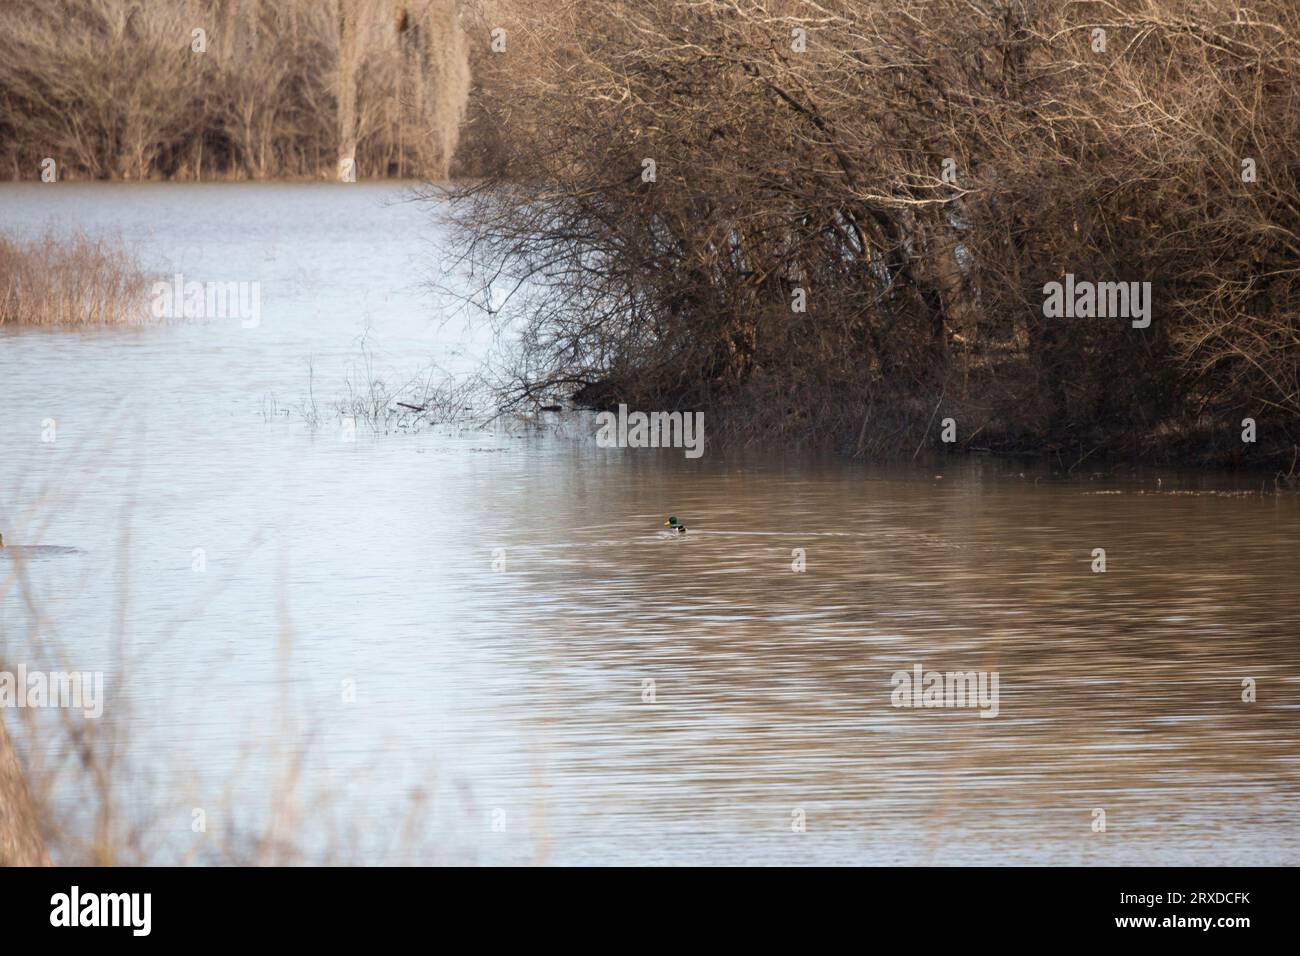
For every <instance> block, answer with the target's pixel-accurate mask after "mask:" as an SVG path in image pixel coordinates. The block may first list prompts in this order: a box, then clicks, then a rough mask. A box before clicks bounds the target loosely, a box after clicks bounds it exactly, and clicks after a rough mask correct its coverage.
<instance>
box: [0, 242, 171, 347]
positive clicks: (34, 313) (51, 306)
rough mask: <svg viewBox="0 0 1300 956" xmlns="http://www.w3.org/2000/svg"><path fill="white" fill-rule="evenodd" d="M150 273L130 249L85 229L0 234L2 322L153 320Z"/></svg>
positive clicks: (74, 323)
mask: <svg viewBox="0 0 1300 956" xmlns="http://www.w3.org/2000/svg"><path fill="white" fill-rule="evenodd" d="M145 290H146V282H145V278H144V276H143V275H142V273H141V272H140V270H139V269H138V268H137V265H136V263H135V261H134V260H133V259H132V257H131V256H130V254H129V253H127V252H126V251H125V250H124V249H122V248H121V247H119V246H116V245H113V244H111V243H109V242H107V241H105V240H102V239H91V238H89V237H87V236H84V235H78V236H74V237H73V238H71V239H68V240H59V239H56V238H54V237H53V236H48V235H47V236H45V237H43V238H40V239H35V240H31V241H26V242H24V241H19V240H15V239H8V238H5V237H3V236H0V326H4V325H23V326H96V325H102V326H109V325H136V324H140V323H143V322H147V321H149V309H148V302H147V300H146V298H145Z"/></svg>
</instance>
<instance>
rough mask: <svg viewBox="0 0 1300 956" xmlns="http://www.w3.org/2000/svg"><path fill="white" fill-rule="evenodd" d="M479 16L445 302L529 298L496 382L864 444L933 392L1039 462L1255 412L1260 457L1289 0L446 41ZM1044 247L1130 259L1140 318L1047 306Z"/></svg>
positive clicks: (587, 10) (1278, 222) (1295, 145)
mask: <svg viewBox="0 0 1300 956" xmlns="http://www.w3.org/2000/svg"><path fill="white" fill-rule="evenodd" d="M494 24H499V25H501V26H504V27H506V28H507V31H508V36H509V46H508V51H507V52H506V53H505V54H503V55H490V54H485V53H482V52H478V53H476V54H475V55H474V58H475V62H476V64H480V68H479V74H478V76H477V77H476V83H477V84H479V85H480V86H481V91H482V92H481V96H480V97H479V98H478V100H477V101H476V103H475V105H474V107H473V115H472V116H471V120H470V127H471V128H472V129H495V130H497V131H498V135H497V136H495V137H494V138H491V140H490V142H489V141H488V138H487V137H478V138H476V139H475V141H474V145H475V148H477V149H479V150H481V151H482V153H483V155H482V156H481V157H479V164H480V165H481V166H482V167H483V168H486V169H489V170H490V171H492V172H493V176H492V177H491V178H490V179H489V180H487V181H484V182H476V183H473V184H470V185H467V186H464V187H463V188H460V189H458V190H455V191H453V193H452V199H453V213H452V215H453V221H454V222H455V223H456V224H457V227H458V229H459V233H458V238H459V245H458V249H459V251H460V253H461V256H462V260H461V261H462V264H463V265H464V266H466V267H467V268H468V269H469V270H470V271H471V272H472V274H473V275H474V276H476V277H477V281H478V283H479V285H478V286H477V288H476V289H475V291H474V292H473V293H472V294H471V295H470V296H468V298H469V299H470V300H471V301H473V302H474V303H475V304H476V305H478V306H479V307H481V308H483V309H485V310H487V311H488V312H490V313H491V314H492V315H493V316H494V317H498V318H497V320H498V321H499V320H500V318H499V317H502V316H510V317H514V318H516V319H518V320H519V321H521V322H522V323H523V330H524V331H523V336H522V340H521V355H520V359H519V363H518V366H517V369H515V372H516V374H515V375H514V377H513V379H512V381H511V382H510V383H509V384H508V386H507V388H506V389H505V393H504V398H505V401H506V402H507V403H510V402H518V401H524V400H528V398H529V397H531V396H534V395H536V394H538V393H540V392H545V391H547V390H550V389H558V388H568V389H570V390H573V389H576V390H577V394H578V396H579V398H580V399H582V400H585V401H586V402H588V403H589V404H593V405H608V404H610V403H612V402H614V401H615V400H620V399H621V400H627V401H630V402H633V403H636V404H640V405H644V406H650V407H657V408H685V407H705V406H707V407H709V408H711V409H713V410H714V411H715V412H719V413H721V415H722V417H724V418H726V419H727V421H728V422H729V428H727V429H726V431H727V432H729V433H730V434H731V435H732V436H733V437H736V438H739V439H741V440H763V441H788V442H810V443H816V444H827V445H836V446H839V447H842V448H847V449H849V450H850V451H855V452H857V453H860V454H865V453H891V452H892V453H895V454H907V455H912V454H914V452H915V451H916V449H918V448H919V447H921V446H923V445H924V444H926V443H935V442H936V439H937V431H938V430H937V429H932V428H931V423H932V422H934V421H935V420H936V418H937V417H942V416H949V415H951V416H954V417H956V418H957V419H958V420H959V422H960V424H961V429H960V433H959V434H960V436H961V442H962V443H964V444H971V443H972V439H973V438H974V437H975V436H979V438H978V444H980V445H988V446H991V447H1004V448H1020V449H1024V448H1037V449H1041V450H1049V451H1050V450H1053V449H1057V450H1058V451H1059V450H1062V449H1064V450H1065V451H1066V455H1067V456H1068V457H1066V458H1063V460H1065V461H1068V460H1071V459H1076V458H1077V456H1082V455H1085V454H1091V453H1092V451H1095V450H1096V449H1097V448H1098V447H1104V448H1106V449H1108V450H1109V451H1111V452H1114V453H1120V452H1130V451H1131V452H1139V451H1147V450H1150V449H1151V447H1153V446H1157V445H1160V444H1161V443H1163V444H1164V445H1166V446H1167V445H1168V444H1169V441H1168V436H1171V435H1172V436H1174V437H1175V438H1176V439H1178V440H1182V439H1186V438H1188V437H1189V436H1191V437H1193V438H1195V440H1198V441H1199V440H1202V439H1204V438H1206V437H1207V435H1208V436H1209V437H1210V438H1211V439H1213V440H1214V441H1219V442H1223V443H1228V444H1231V443H1232V442H1235V444H1236V447H1237V449H1238V450H1240V449H1241V443H1240V442H1239V441H1236V437H1237V429H1236V425H1235V419H1236V418H1239V417H1240V414H1242V413H1252V412H1254V413H1259V414H1261V415H1264V416H1267V417H1268V420H1269V422H1270V434H1271V436H1272V439H1271V443H1268V444H1267V445H1265V444H1261V445H1260V446H1259V447H1260V452H1259V453H1260V454H1264V455H1267V454H1276V453H1280V452H1284V453H1285V454H1286V455H1287V457H1288V458H1289V456H1290V454H1291V450H1292V446H1293V444H1294V443H1295V442H1296V441H1297V440H1300V394H1298V393H1297V379H1296V358H1297V352H1298V351H1300V348H1298V346H1300V339H1298V338H1297V335H1298V333H1297V323H1296V315H1297V311H1298V310H1300V295H1298V291H1300V290H1297V286H1296V276H1297V269H1298V268H1300V267H1298V266H1297V264H1296V263H1297V261H1300V260H1297V257H1296V251H1297V238H1298V236H1300V136H1298V135H1297V134H1300V92H1297V87H1296V84H1295V83H1294V76H1295V72H1296V68H1297V64H1298V63H1300V11H1297V8H1296V7H1295V5H1294V4H1293V3H1291V2H1289V0H1263V2H1261V3H1257V4H1252V5H1251V10H1250V13H1249V14H1245V13H1242V12H1239V7H1238V5H1237V4H1236V3H1230V2H1226V0H1223V2H1218V0H1211V2H1203V3H1190V2H1187V0H1121V2H1096V3H1093V2H1077V3H1065V4H1062V3H1058V2H1055V0H1050V2H1049V0H981V2H974V3H972V2H967V0H925V2H921V3H917V2H915V0H870V2H862V0H828V2H818V3H813V2H804V0H778V2H771V0H762V2H760V0H736V2H721V0H707V2H697V0H666V2H663V3H655V4H644V3H636V2H630V0H567V2H562V3H559V4H552V5H548V6H547V7H546V8H545V9H544V10H543V9H541V8H537V7H534V6H533V5H531V4H528V3H524V2H514V3H512V2H503V3H501V4H498V5H497V7H496V8H495V12H494V13H492V14H491V16H490V17H487V18H485V19H483V20H482V22H481V23H480V24H479V25H478V26H477V27H476V28H474V29H473V30H472V31H471V35H472V36H474V37H475V38H476V42H480V43H482V44H486V43H488V35H489V34H488V28H489V27H490V26H491V25H494ZM799 30H802V31H805V34H804V36H805V38H806V45H805V46H804V48H803V49H802V50H796V49H795V45H796V44H795V41H796V35H795V31H799ZM1097 30H1103V31H1105V49H1104V51H1101V50H1096V49H1094V45H1095V43H1096V38H1097V37H1098V36H1099V35H1098V34H1096V33H1095V32H1094V31H1097ZM1250 156H1253V157H1256V159H1257V161H1258V163H1259V168H1260V178H1259V181H1258V182H1256V183H1245V182H1242V181H1241V178H1240V176H1239V172H1240V169H1241V159H1242V158H1243V157H1250ZM646 160H653V161H654V180H653V181H647V177H646V176H645V172H646V167H645V165H643V164H644V162H645V161H646ZM1067 272H1072V273H1075V274H1076V275H1079V276H1080V277H1090V278H1093V279H1095V280H1101V281H1137V280H1142V281H1151V282H1152V283H1153V284H1154V286H1155V293H1156V304H1155V315H1156V318H1155V321H1154V323H1153V325H1152V327H1151V328H1150V329H1146V330H1140V329H1133V328H1130V326H1129V324H1128V323H1127V322H1126V321H1123V320H1055V321H1051V320H1046V319H1045V318H1044V316H1043V312H1042V303H1043V286H1044V284H1045V283H1047V282H1050V281H1054V280H1059V279H1061V277H1062V276H1063V275H1064V274H1065V273H1067ZM800 293H802V294H803V295H804V296H806V302H807V309H806V311H805V312H799V311H796V310H795V309H794V308H793V305H794V301H795V298H796V296H797V295H798V294H800ZM714 421H715V422H718V419H717V418H716V417H715V419H714ZM718 425H719V429H712V428H711V435H714V436H717V435H720V434H721V433H722V432H721V425H722V423H721V422H718ZM1230 425H1231V426H1232V427H1231V428H1229V426H1230ZM1162 430H1163V431H1162ZM1202 433H1204V434H1202ZM1162 435H1163V436H1164V437H1161V436H1162ZM1225 436H1230V438H1228V437H1225ZM1079 460H1081V459H1079Z"/></svg>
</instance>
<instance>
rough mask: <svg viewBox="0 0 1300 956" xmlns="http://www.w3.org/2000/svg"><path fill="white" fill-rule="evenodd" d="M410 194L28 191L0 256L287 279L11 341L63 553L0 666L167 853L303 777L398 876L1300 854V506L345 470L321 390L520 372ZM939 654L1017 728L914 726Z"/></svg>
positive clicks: (608, 459) (305, 835)
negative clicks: (226, 307)
mask: <svg viewBox="0 0 1300 956" xmlns="http://www.w3.org/2000/svg"><path fill="white" fill-rule="evenodd" d="M400 197H401V190H400V189H399V188H396V187H392V186H367V185H359V186H353V187H346V188H345V187H341V186H334V185H323V184H322V185H220V186H179V185H147V186H104V185H95V186H79V185H73V184H59V185H57V186H53V187H50V186H6V187H3V188H0V223H3V226H4V228H6V229H8V230H11V231H19V232H25V233H39V232H41V231H43V230H44V229H46V228H53V229H55V230H57V231H67V230H71V229H74V228H80V229H85V230H87V231H90V232H92V233H102V234H108V235H114V236H120V237H122V238H123V240H125V241H126V242H127V243H128V244H130V245H132V246H133V248H135V249H136V251H137V253H138V254H139V255H140V257H141V258H142V260H143V261H144V262H145V263H146V264H147V266H148V267H149V268H150V269H152V270H156V271H157V272H158V273H159V275H160V277H161V276H164V275H171V274H173V273H174V272H177V271H179V272H182V273H184V274H185V275H186V277H187V278H191V277H192V278H196V279H200V280H203V279H221V280H231V279H233V280H245V281H257V282H260V283H261V288H262V302H263V306H262V318H261V323H260V324H259V325H258V326H257V327H256V328H252V329H245V328H242V327H241V326H240V324H239V323H238V322H237V321H218V320H209V321H202V322H185V323H168V324H164V325H161V326H156V327H150V328H146V329H140V330H128V331H107V332H96V333H89V334H88V333H59V332H48V331H41V332H35V333H34V332H15V331H4V332H0V382H3V386H2V388H0V410H2V414H0V420H2V421H3V428H0V532H2V533H3V534H4V535H5V540H6V542H8V543H10V544H21V545H25V546H32V545H41V546H55V547H62V548H70V549H77V550H76V551H72V552H68V553H54V552H46V553H32V554H30V555H27V556H25V557H24V556H21V555H19V554H18V553H17V552H11V553H10V554H9V555H8V556H4V557H0V627H2V628H3V645H2V646H3V649H4V652H5V655H6V660H8V661H10V662H12V661H15V660H21V661H23V662H25V663H27V664H28V666H30V667H53V666H55V665H56V664H58V663H62V664H64V665H65V666H71V667H76V668H78V669H82V670H96V669H102V670H103V671H105V674H106V677H105V682H106V688H107V691H106V693H107V701H106V709H105V717H104V718H103V719H104V720H109V719H117V720H119V721H120V722H121V724H122V725H123V726H128V727H129V728H130V730H129V735H128V737H129V747H128V751H129V764H130V766H131V768H132V773H133V774H134V775H135V779H136V781H138V786H136V787H133V790H138V791H139V796H138V800H139V809H140V812H141V814H144V813H145V809H144V808H145V807H146V806H147V807H148V810H149V814H148V816H149V821H148V824H147V829H148V830H149V831H150V833H151V834H152V835H153V837H154V838H155V839H156V840H157V841H158V842H159V843H160V845H165V846H182V847H183V846H189V845H190V844H191V843H192V842H193V840H192V837H193V834H192V833H191V827H190V823H191V811H192V808H195V807H204V808H213V810H212V813H213V815H215V816H220V815H225V816H227V817H231V818H236V817H237V818H240V820H241V821H244V820H246V821H247V822H246V823H244V824H243V825H246V826H250V827H251V826H254V825H255V824H257V823H259V822H263V821H264V820H265V819H266V818H269V816H270V809H269V808H270V807H272V806H274V805H276V797H277V795H279V794H282V793H283V792H285V791H286V790H288V789H289V786H290V783H292V785H293V789H294V792H295V793H298V794H299V795H300V797H299V799H298V800H297V817H296V820H295V826H296V828H297V830H296V832H298V833H299V834H300V839H301V840H303V841H304V842H305V843H307V844H308V845H309V846H310V847H313V848H319V847H322V846H326V845H330V846H334V845H335V844H337V845H339V846H342V847H347V846H353V847H356V848H358V852H359V853H360V854H361V855H362V856H364V857H366V858H371V859H374V858H378V857H379V856H383V857H384V858H389V859H404V858H405V859H410V858H416V859H425V860H427V859H432V858H436V859H445V860H465V861H483V862H486V861H497V862H550V863H882V864H894V863H897V864H908V863H951V864H958V865H961V864H969V863H1019V862H1035V863H1132V864H1137V863H1159V864H1171V863H1207V864H1221V863H1247V864H1249V863H1291V864H1294V863H1297V862H1300V826H1297V824H1300V809H1297V806H1298V804H1297V801H1296V796H1297V790H1298V789H1300V786H1298V785H1300V772H1298V770H1300V768H1298V767H1297V754H1298V752H1300V748H1298V745H1297V736H1298V732H1300V668H1298V667H1297V663H1296V658H1297V642H1298V640H1300V588H1298V587H1297V563H1298V562H1297V559H1300V535H1298V532H1300V506H1298V505H1297V501H1296V499H1295V498H1294V497H1286V496H1282V497H1278V496H1275V495H1273V494H1272V493H1271V485H1269V486H1268V488H1267V489H1266V490H1268V491H1269V492H1270V493H1268V494H1260V480H1259V478H1258V477H1254V478H1247V477H1233V476H1197V475H1188V474H1179V473H1177V472H1173V471H1163V472H1151V473H1143V474H1139V475H1132V474H1128V473H1124V474H1123V476H1121V477H1114V476H1102V475H1090V474H1076V475H1074V476H1072V477H1070V478H1064V479H1063V478H1057V477H1053V476H1052V475H1050V474H1049V473H1048V472H1046V471H1034V470H1026V469H1025V466H1023V465H1018V464H1011V463H1007V462H1003V461H993V460H957V461H949V462H947V463H944V464H940V465H933V464H931V465H927V466H924V467H919V466H918V467H915V468H888V469H886V468H877V467H868V466H864V465H862V464H860V463H850V462H843V461H839V460H835V459H829V458H811V457H801V456H795V455H788V454H784V453H783V452H781V451H780V450H773V451H772V452H771V453H769V454H759V453H753V452H752V453H748V454H745V455H731V456H722V455H716V454H712V453H710V454H706V455H705V456H704V457H703V458H701V459H699V460H688V459H686V458H685V457H684V456H683V455H682V453H681V452H680V451H672V450H658V449H655V450H650V449H646V450H621V451H620V450H617V449H613V450H607V449H600V448H597V447H595V443H594V441H592V440H591V437H590V429H589V427H588V426H587V425H585V424H584V423H583V422H582V421H580V420H576V419H572V418H565V419H562V420H561V424H560V425H559V427H557V428H555V429H551V430H547V431H543V432H534V431H529V430H526V429H523V428H504V427H496V428H492V429H488V430H479V429H476V428H459V429H449V428H442V429H431V430H425V431H422V432H420V433H418V434H404V433H403V434H390V435H374V434H370V433H369V432H368V431H367V430H366V429H365V428H361V429H360V430H359V431H358V434H357V438H356V441H354V442H345V441H342V440H341V437H340V432H339V427H338V422H337V421H336V420H334V419H332V418H330V416H329V414H328V413H325V414H323V415H322V422H321V424H320V426H319V427H318V428H315V429H313V428H311V427H309V426H308V425H307V424H306V423H304V421H303V420H302V416H301V414H300V405H301V403H303V401H304V399H305V397H306V396H307V395H308V386H309V368H310V370H311V371H310V375H311V378H310V381H311V389H312V392H313V393H314V394H315V397H316V398H317V400H318V401H319V404H320V406H321V407H322V410H324V409H326V408H327V406H328V405H329V402H330V401H331V400H332V399H334V398H335V397H337V396H338V395H340V394H341V393H342V392H343V391H344V390H346V388H347V386H348V383H349V381H352V382H354V383H355V382H356V381H359V380H361V373H362V372H367V373H373V374H375V375H382V376H387V377H388V378H389V379H390V380H392V381H399V380H405V379H406V378H408V377H410V376H412V375H415V374H418V373H419V372H420V371H421V370H423V369H428V368H431V367H436V368H437V369H439V370H440V373H439V374H443V373H447V374H457V373H460V372H464V371H467V370H469V369H471V368H472V367H473V364H474V362H475V361H477V359H478V357H480V356H481V355H483V354H485V352H486V350H487V349H488V348H489V347H490V344H491V343H490V339H489V338H488V337H487V336H485V335H483V334H481V333H479V332H477V331H475V330H473V329H472V328H467V327H466V325H465V324H464V323H463V322H462V321H461V318H460V316H459V314H457V313H455V312H454V311H452V310H451V309H450V307H449V306H448V304H447V303H446V302H444V301H443V300H441V299H439V298H437V297H436V296H435V295H433V294H432V293H431V292H429V291H428V290H427V289H426V287H425V285H424V281H425V280H426V279H427V278H428V277H429V274H430V273H431V272H435V273H436V271H437V270H438V267H439V261H438V253H437V250H438V248H439V246H438V239H439V234H438V227H437V226H435V225H433V224H431V222H430V219H429V215H428V212H429V211H428V209H427V208H421V207H418V206H416V205H412V204H407V203H400V202H393V201H392V200H394V199H399V198H400ZM50 419H52V420H54V422H55V423H56V426H55V440H54V441H42V438H43V433H45V432H46V431H48V428H47V422H48V420H50ZM1157 479H1159V481H1158V482H1157ZM667 514H677V515H680V516H682V518H683V519H684V520H685V521H686V523H687V524H688V525H689V526H690V532H689V533H688V534H687V535H685V536H681V537H669V536H667V535H665V534H664V533H662V531H661V529H660V524H661V522H662V520H663V518H664V516H665V515H667ZM1096 548H1104V549H1105V552H1106V566H1107V570H1106V572H1105V573H1094V572H1093V570H1092V562H1093V550H1094V549H1096ZM196 549H201V556H202V560H200V557H199V555H200V552H198V551H196ZM6 550H8V549H6ZM0 554H3V552H0ZM800 562H802V563H803V565H804V568H805V569H804V570H802V571H796V570H793V566H794V565H796V564H798V563H800ZM200 566H201V567H200ZM917 665H920V666H921V667H922V669H923V670H938V671H945V672H946V671H970V670H975V671H985V672H996V673H997V674H998V677H999V693H1000V698H999V704H998V713H997V716H996V717H994V718H991V719H986V718H981V717H980V711H979V709H977V708H975V709H973V708H953V709H909V708H896V707H893V706H891V693H892V691H893V685H892V684H891V678H892V676H893V675H894V673H895V672H896V671H900V670H901V671H908V672H911V670H912V669H913V668H914V667H915V666H917ZM1247 678H1250V679H1253V681H1254V684H1255V687H1256V693H1257V700H1255V702H1253V703H1246V702H1243V700H1242V695H1243V680H1245V679H1247ZM16 725H17V722H15V721H13V720H12V719H11V720H10V726H11V727H14V726H16ZM20 736H21V737H22V740H23V746H24V748H25V749H26V750H28V751H30V750H31V748H32V746H33V740H32V739H31V737H30V734H26V735H20ZM294 755H300V756H301V762H300V764H295V763H294V762H293V759H292V758H293V757H294ZM286 764H289V765H290V767H291V768H294V769H290V770H286ZM413 794H417V795H422V797H419V798H417V799H416V806H415V808H414V809H413V808H412V795H413ZM218 808H219V809H218ZM1099 809H1100V810H1104V811H1105V815H1106V817H1105V819H1106V829H1105V832H1096V831H1095V830H1094V821H1095V820H1096V819H1097V816H1096V814H1095V811H1096V810H1099ZM800 821H802V823H803V827H802V830H803V832H799V830H800V827H799V823H800ZM225 822H229V821H225ZM426 846H427V847H433V848H435V849H434V850H433V851H428V850H426V849H424V848H425V847H426ZM417 847H418V848H419V849H418V850H417V849H416V848H417ZM341 852H344V853H345V851H341ZM430 852H434V853H435V854H436V856H434V857H431V856H430Z"/></svg>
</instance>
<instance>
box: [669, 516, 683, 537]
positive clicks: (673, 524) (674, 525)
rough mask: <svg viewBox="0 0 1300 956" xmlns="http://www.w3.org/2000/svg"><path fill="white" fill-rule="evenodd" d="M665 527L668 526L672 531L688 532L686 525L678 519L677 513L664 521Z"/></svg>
mask: <svg viewBox="0 0 1300 956" xmlns="http://www.w3.org/2000/svg"><path fill="white" fill-rule="evenodd" d="M664 527H665V528H667V529H668V530H669V532H670V533H671V532H676V533H677V534H685V533H686V525H684V524H682V523H681V522H680V521H678V520H677V515H670V516H669V518H668V520H667V521H665V522H664Z"/></svg>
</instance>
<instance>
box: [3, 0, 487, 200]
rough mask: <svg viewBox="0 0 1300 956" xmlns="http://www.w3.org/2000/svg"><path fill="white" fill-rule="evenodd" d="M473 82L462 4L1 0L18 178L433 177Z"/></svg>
mask: <svg viewBox="0 0 1300 956" xmlns="http://www.w3.org/2000/svg"><path fill="white" fill-rule="evenodd" d="M196 30H201V31H203V32H202V34H201V35H196V33H195V31H196ZM195 46H201V47H203V49H202V50H196V49H195ZM468 88H469V73H468V59H467V44H466V40H465V36H464V34H463V33H462V31H461V29H460V25H459V9H458V4H457V2H456V0H321V2H315V0H41V2H39V3H34V2H30V0H0V169H3V170H5V173H6V174H7V175H9V176H11V177H13V178H15V179H35V178H37V177H38V176H39V175H40V173H41V163H42V162H43V161H44V160H45V159H47V158H49V159H53V160H54V161H55V163H56V166H57V171H58V174H59V176H60V178H73V179H86V178H90V179H147V178H179V179H201V178H212V177H223V178H225V177H228V178H252V179H263V178H271V177H283V176H316V175H323V176H328V177H331V178H332V177H334V176H336V175H338V164H339V161H340V159H341V158H351V159H353V160H354V162H355V171H356V174H357V175H358V176H362V177H364V176H423V177H428V178H432V179H440V178H443V177H444V176H446V174H447V170H448V167H449V165H450V163H451V158H452V155H453V152H454V150H455V145H456V136H457V131H458V128H459V126H460V121H461V117H462V115H463V112H464V104H465V97H466V94H467V91H468Z"/></svg>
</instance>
